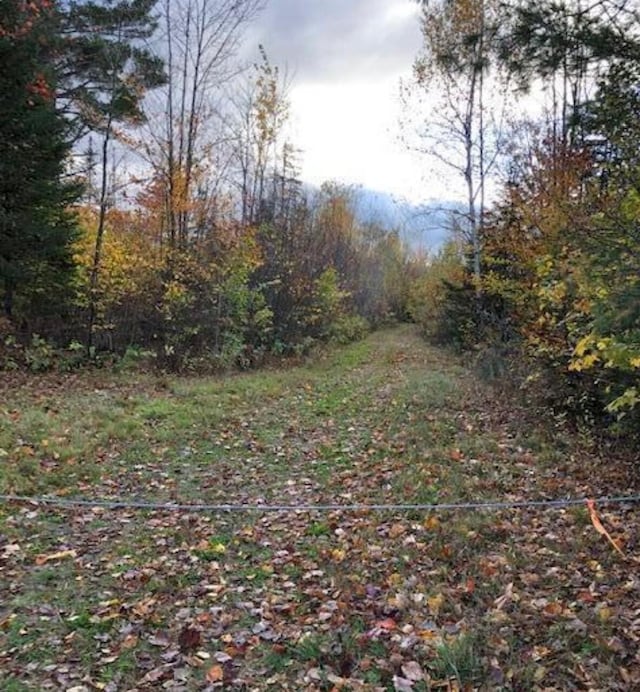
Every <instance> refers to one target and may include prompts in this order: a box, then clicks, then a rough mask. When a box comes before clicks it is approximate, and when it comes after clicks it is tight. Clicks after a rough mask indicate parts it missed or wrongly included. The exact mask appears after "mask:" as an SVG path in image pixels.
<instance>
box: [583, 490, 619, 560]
mask: <svg viewBox="0 0 640 692" xmlns="http://www.w3.org/2000/svg"><path fill="white" fill-rule="evenodd" d="M587 508H588V509H589V516H590V517H591V523H592V524H593V527H594V528H595V530H596V531H597V532H598V533H599V534H600V535H601V536H604V537H605V538H606V539H607V540H608V541H609V543H611V545H612V546H613V547H614V548H615V550H617V551H618V553H620V555H622V557H624V556H625V555H624V553H623V552H622V550H620V546H619V545H618V544H617V543H616V542H615V541H614V540H613V538H611V534H610V533H609V532H608V531H607V529H605V528H604V526H603V525H602V522H601V521H600V518H599V517H598V514H597V512H596V503H595V501H594V500H587Z"/></svg>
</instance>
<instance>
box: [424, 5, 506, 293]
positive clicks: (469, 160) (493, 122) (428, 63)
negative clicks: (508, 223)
mask: <svg viewBox="0 0 640 692" xmlns="http://www.w3.org/2000/svg"><path fill="white" fill-rule="evenodd" d="M496 20H497V8H496V6H495V4H494V2H493V0H441V1H440V2H437V3H428V4H427V3H425V4H424V5H423V10H422V18H421V24H422V36H423V47H422V51H421V53H420V55H419V56H418V58H417V59H416V61H415V63H414V70H413V74H414V80H415V84H416V85H417V86H418V88H419V89H420V90H422V91H423V93H424V94H425V96H426V98H427V100H428V103H429V109H428V110H429V114H428V116H427V118H426V119H425V122H424V124H423V126H422V127H421V128H420V135H421V137H423V139H424V142H425V143H426V147H423V150H424V151H426V153H427V154H428V155H430V156H432V157H434V158H435V159H437V160H438V161H439V162H440V164H441V165H443V166H445V167H447V168H449V169H451V170H453V171H454V172H455V173H456V174H458V175H460V176H461V177H462V179H463V180H464V185H465V190H466V213H465V223H464V224H463V227H464V231H465V232H466V235H467V236H468V239H469V241H470V244H471V247H472V258H473V273H474V276H475V279H476V285H477V288H478V290H479V287H480V278H481V237H482V225H483V223H484V212H485V204H486V190H487V180H488V176H489V174H490V173H491V169H492V168H493V166H494V164H495V162H496V158H497V155H498V152H499V148H500V131H501V119H502V111H503V110H504V105H501V106H498V107H496V101H495V96H496V92H495V90H496V88H497V87H498V86H500V88H501V90H502V91H504V85H503V84H502V85H501V84H500V80H499V79H497V77H496V76H495V75H494V74H492V73H491V71H490V66H491V60H490V56H491V51H492V48H493V41H494V37H495V31H496ZM488 82H489V83H490V86H491V88H492V89H493V90H494V93H493V95H492V99H491V102H490V99H488V98H487V96H488V94H487V91H488Z"/></svg>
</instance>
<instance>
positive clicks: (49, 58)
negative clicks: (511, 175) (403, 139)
mask: <svg viewBox="0 0 640 692" xmlns="http://www.w3.org/2000/svg"><path fill="white" fill-rule="evenodd" d="M260 5H261V3H260V2H259V0H240V1H238V0H197V1H196V0H184V1H182V2H175V3H174V2H168V0H166V1H163V2H158V1H157V0H118V1H117V2H99V1H91V2H85V1H80V0H79V1H77V2H64V3H63V2H56V1H53V0H34V1H33V2H21V1H19V0H0V63H1V64H2V65H3V69H2V71H1V73H0V113H1V114H2V117H1V118H0V292H1V293H2V305H3V317H2V318H1V319H0V326H1V328H2V344H1V345H0V348H1V353H0V367H5V368H7V367H21V366H28V367H30V368H31V369H34V370H38V369H46V368H48V367H53V366H59V365H62V366H63V367H73V366H75V365H76V364H78V363H81V362H83V361H84V360H86V359H87V358H88V359H95V358H97V357H100V355H101V354H105V353H108V354H116V355H119V356H122V355H123V354H128V355H129V356H131V355H132V354H136V353H142V352H146V353H150V354H153V357H154V358H155V360H156V362H157V363H159V364H160V365H161V366H162V367H168V368H172V369H176V370H185V369H190V370H204V369H210V368H215V367H222V366H224V367H227V366H238V365H240V366H243V367H248V366H251V365H254V364H259V363H260V362H262V361H263V360H264V358H266V357H267V356H268V355H269V354H290V353H294V354H295V353H302V352H305V351H306V350H308V349H309V348H310V347H311V346H312V345H313V344H314V343H316V342H318V341H322V340H327V339H337V340H340V341H346V340H350V339H354V338H357V337H359V336H361V335H362V334H363V333H364V332H365V331H366V330H367V329H369V328H370V327H372V326H376V325H378V324H380V323H382V322H384V321H386V320H388V319H392V318H394V317H395V318H397V317H403V316H404V315H405V313H406V300H407V295H408V290H409V289H408V286H409V281H410V277H411V276H412V274H413V273H415V271H417V267H418V264H417V262H416V261H415V260H412V259H410V258H409V256H408V254H407V252H406V250H405V248H404V247H403V245H402V243H401V242H400V240H399V237H398V234H397V232H395V231H393V230H390V229H385V228H382V227H380V226H379V225H376V224H374V223H364V222H362V221H361V220H360V219H359V218H358V216H357V214H356V212H355V198H354V192H353V191H352V190H349V189H347V188H343V187H340V186H337V185H332V184H326V185H324V186H323V187H322V188H321V189H320V190H318V191H310V190H307V189H305V188H304V187H303V185H302V184H301V183H300V181H299V180H298V174H297V161H296V159H297V152H296V150H295V147H294V146H293V145H292V143H291V142H290V141H289V140H288V139H287V135H286V132H287V118H288V103H287V98H286V90H287V80H286V77H285V76H283V75H281V74H280V72H279V70H278V69H277V68H276V67H274V66H272V65H271V64H270V63H269V61H268V58H267V55H266V52H265V51H264V50H262V52H261V55H260V56H259V57H260V59H259V60H258V61H257V63H256V64H255V65H253V66H252V67H250V68H248V69H244V70H240V69H239V68H238V66H237V61H236V58H237V56H236V52H237V47H238V45H239V42H240V40H241V38H242V33H243V30H244V28H245V27H246V26H247V25H248V23H249V22H250V21H251V20H252V18H253V17H254V16H255V14H256V13H257V12H258V11H259V9H260ZM159 56H162V59H161V58H160V57H159ZM123 162H124V163H123Z"/></svg>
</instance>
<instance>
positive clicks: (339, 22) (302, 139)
mask: <svg viewBox="0 0 640 692" xmlns="http://www.w3.org/2000/svg"><path fill="white" fill-rule="evenodd" d="M418 13H419V10H418V5H417V3H416V2H414V0H267V4H266V7H265V9H264V10H263V11H262V13H261V14H260V15H259V17H258V18H257V19H256V20H255V21H254V23H253V25H252V26H251V28H250V29H249V31H248V33H247V38H246V43H245V50H251V48H252V47H257V46H258V44H262V45H263V46H264V47H265V50H266V52H267V55H268V57H269V61H270V62H271V64H273V65H277V66H278V67H279V68H280V69H281V70H283V71H284V70H285V69H286V72H287V73H288V75H289V77H290V78H291V87H290V92H289V99H290V103H291V127H292V139H293V143H294V144H295V145H296V146H297V147H299V148H300V149H301V150H302V160H301V168H302V174H301V177H302V179H303V180H304V181H305V182H309V183H312V184H315V185H318V184H320V183H322V182H323V181H325V180H339V181H341V182H345V183H353V184H357V185H362V186H363V187H365V188H369V189H372V190H378V191H382V192H389V193H392V194H394V195H397V196H399V197H404V198H406V199H408V200H410V201H412V202H426V201H428V200H429V199H433V198H446V197H447V189H446V186H445V185H444V184H443V183H442V182H439V183H438V182H435V181H434V180H433V179H432V180H427V179H426V178H427V176H426V169H427V166H426V163H425V162H424V161H421V160H420V159H419V158H418V157H417V155H415V154H412V153H411V152H409V151H408V150H407V148H406V147H405V146H404V145H403V144H402V142H401V141H400V129H399V119H400V116H401V104H400V97H399V93H400V87H399V84H400V80H401V78H405V79H406V78H408V77H410V75H411V67H412V64H413V61H414V59H415V57H416V55H417V53H418V51H419V48H420V44H421V36H420V25H419V21H418Z"/></svg>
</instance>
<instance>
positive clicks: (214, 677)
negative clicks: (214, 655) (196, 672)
mask: <svg viewBox="0 0 640 692" xmlns="http://www.w3.org/2000/svg"><path fill="white" fill-rule="evenodd" d="M207 680H208V682H221V681H222V680H224V669H223V667H222V666H217V665H216V666H211V668H209V670H208V671H207Z"/></svg>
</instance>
